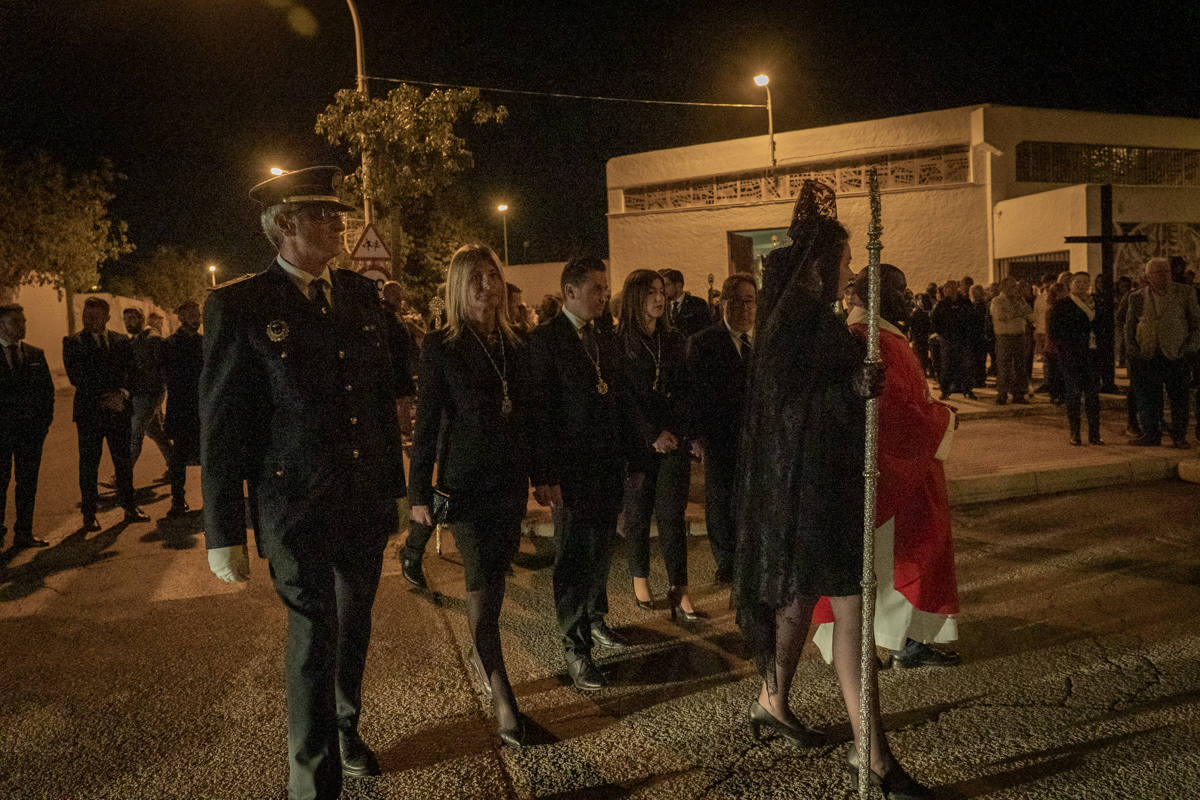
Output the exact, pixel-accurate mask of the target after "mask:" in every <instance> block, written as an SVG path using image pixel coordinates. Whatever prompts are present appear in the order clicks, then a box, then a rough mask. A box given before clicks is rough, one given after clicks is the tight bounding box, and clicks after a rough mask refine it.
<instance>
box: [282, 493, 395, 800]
mask: <svg viewBox="0 0 1200 800" xmlns="http://www.w3.org/2000/svg"><path fill="white" fill-rule="evenodd" d="M296 502H298V503H304V502H309V503H311V511H310V513H309V514H308V515H307V516H305V517H304V518H303V519H302V520H301V521H300V522H299V523H298V524H297V525H296V526H295V527H294V528H293V529H291V530H289V531H286V532H282V533H280V532H266V533H265V535H264V536H263V546H264V549H265V550H266V555H267V558H268V559H269V560H270V565H271V579H272V580H273V581H274V583H275V592H276V593H277V594H278V595H279V599H280V600H282V601H283V604H284V605H285V606H287V609H288V639H287V650H286V662H285V668H284V671H285V683H286V689H287V708H288V767H289V769H288V797H289V799H290V800H335V798H337V797H338V796H339V794H340V793H341V788H342V765H341V754H340V750H339V744H338V731H339V730H355V729H357V727H358V719H359V715H360V713H361V709H362V676H363V668H364V667H365V665H366V661H367V645H368V643H369V642H370V638H371V606H372V605H373V604H374V602H375V591H376V589H377V588H378V586H379V575H380V572H381V570H382V568H383V551H384V546H385V545H386V543H387V537H388V535H389V534H390V533H391V532H393V531H394V530H395V529H396V526H397V517H396V503H395V500H392V499H384V500H359V501H353V502H351V501H342V502H324V503H317V502H315V501H311V500H309V501H306V500H303V499H299V500H297V501H296Z"/></svg>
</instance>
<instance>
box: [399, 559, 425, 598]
mask: <svg viewBox="0 0 1200 800" xmlns="http://www.w3.org/2000/svg"><path fill="white" fill-rule="evenodd" d="M400 574H401V575H403V576H404V580H406V581H408V582H409V583H411V584H412V585H413V586H415V587H417V588H418V589H420V590H422V591H428V589H429V584H428V583H426V582H425V572H424V570H422V569H421V559H419V558H408V557H407V556H405V557H404V558H401V559H400Z"/></svg>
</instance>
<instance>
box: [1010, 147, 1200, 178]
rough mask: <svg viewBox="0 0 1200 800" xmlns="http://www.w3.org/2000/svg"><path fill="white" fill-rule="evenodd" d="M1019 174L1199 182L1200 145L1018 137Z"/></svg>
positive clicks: (1021, 175)
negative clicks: (1132, 144) (1022, 139)
mask: <svg viewBox="0 0 1200 800" xmlns="http://www.w3.org/2000/svg"><path fill="white" fill-rule="evenodd" d="M1017 180H1018V181H1028V182H1033V183H1120V184H1127V185H1134V186H1138V185H1141V186H1200V150H1184V149H1178V148H1167V147H1122V146H1119V145H1112V144H1071V143H1069V142H1020V143H1019V144H1017Z"/></svg>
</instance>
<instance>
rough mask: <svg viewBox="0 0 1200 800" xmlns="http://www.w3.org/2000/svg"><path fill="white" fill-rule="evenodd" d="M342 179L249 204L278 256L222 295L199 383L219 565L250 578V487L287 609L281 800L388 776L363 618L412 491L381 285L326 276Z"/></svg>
mask: <svg viewBox="0 0 1200 800" xmlns="http://www.w3.org/2000/svg"><path fill="white" fill-rule="evenodd" d="M339 180H340V173H339V172H338V170H337V169H335V168H333V167H310V168H307V169H302V170H297V171H295V172H290V173H286V174H284V175H281V176H278V177H275V178H272V179H270V180H267V181H264V182H263V183H260V184H259V185H258V186H256V187H254V189H252V190H251V192H250V196H251V197H252V198H254V199H255V200H257V201H258V202H259V203H261V204H262V207H263V212H262V225H263V231H264V232H265V233H266V235H267V238H268V239H270V240H271V242H272V244H274V245H275V246H276V247H277V248H278V257H277V258H276V259H275V260H274V261H272V262H271V264H270V265H268V267H267V268H266V269H265V270H264V271H262V272H259V273H257V274H255V275H250V276H246V277H243V278H240V279H238V280H234V281H231V282H229V283H226V284H224V285H223V286H220V287H218V288H217V289H215V290H214V291H213V292H212V294H211V295H210V297H209V299H208V302H207V303H206V304H205V309H204V369H203V372H202V373H201V377H200V419H201V441H200V461H201V469H202V474H203V482H202V483H203V495H204V531H205V538H206V540H207V545H208V560H209V566H210V567H211V568H212V570H213V572H214V573H215V574H216V575H217V576H218V577H220V578H221V579H222V580H226V581H230V582H233V581H244V580H247V579H248V578H249V561H248V558H247V554H246V530H245V511H244V505H243V493H242V482H243V480H247V481H248V482H249V484H250V496H251V498H252V499H251V506H252V508H251V511H252V513H251V517H252V518H253V519H254V520H255V527H256V529H257V530H256V537H255V538H256V541H257V544H258V547H259V550H260V551H261V552H262V553H263V554H264V555H265V556H266V557H267V559H268V561H269V562H270V574H271V579H272V580H273V581H274V584H275V590H276V592H277V593H278V594H279V597H280V599H281V600H282V601H283V603H284V605H286V606H287V609H288V642H287V654H286V660H285V663H286V666H285V673H286V688H287V705H288V760H289V778H288V797H289V798H292V800H312V799H316V800H332V798H336V797H338V795H339V793H340V791H341V786H342V776H343V774H345V775H351V776H365V775H374V774H378V772H379V766H378V763H377V762H376V760H375V756H374V754H373V753H372V752H371V750H370V748H368V747H367V745H366V744H365V743H364V742H363V740H362V738H361V737H360V736H359V733H358V721H359V713H360V710H361V687H362V674H363V667H364V664H365V662H366V655H367V644H368V641H369V639H370V633H371V606H372V604H373V603H374V600H375V591H376V588H377V587H378V585H379V575H380V570H381V568H382V563H383V552H384V547H385V545H386V543H387V538H388V536H389V535H390V534H392V533H394V532H395V531H396V528H397V525H398V518H397V502H396V501H397V498H399V497H400V496H402V495H403V494H404V493H405V484H404V470H403V457H402V451H401V441H400V429H399V425H398V422H397V418H396V398H397V397H401V396H405V395H409V394H412V386H411V380H412V379H411V374H412V373H411V369H410V368H409V366H408V365H407V364H404V363H398V362H399V361H400V360H399V359H395V358H393V356H392V353H391V348H390V347H389V343H388V336H387V328H386V319H385V317H384V311H383V309H382V308H381V306H380V304H379V294H378V292H377V290H376V288H375V283H374V282H373V281H371V280H369V279H367V278H364V277H362V276H360V275H358V274H356V273H354V272H351V271H349V270H342V269H336V270H330V269H329V267H328V264H329V261H330V260H331V259H332V258H333V257H334V256H335V255H337V253H338V249H339V248H340V247H341V234H342V231H343V229H344V223H343V221H342V215H343V213H344V212H345V211H346V210H348V208H349V207H348V206H346V205H344V204H343V203H342V202H341V201H340V200H339V199H338V197H337V196H336V187H337V183H338V181H339Z"/></svg>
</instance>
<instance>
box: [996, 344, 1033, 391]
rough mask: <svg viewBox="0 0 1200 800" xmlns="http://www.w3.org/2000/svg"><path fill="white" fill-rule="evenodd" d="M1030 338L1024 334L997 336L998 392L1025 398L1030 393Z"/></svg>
mask: <svg viewBox="0 0 1200 800" xmlns="http://www.w3.org/2000/svg"><path fill="white" fill-rule="evenodd" d="M1027 351H1028V337H1027V336H1026V335H1025V334H1023V333H1001V334H997V335H996V392H997V393H998V394H1001V395H1007V394H1011V395H1012V396H1013V397H1022V398H1023V397H1025V395H1026V394H1028V392H1029V373H1028V372H1026V371H1025V367H1026V365H1027V358H1026V353H1027Z"/></svg>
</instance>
